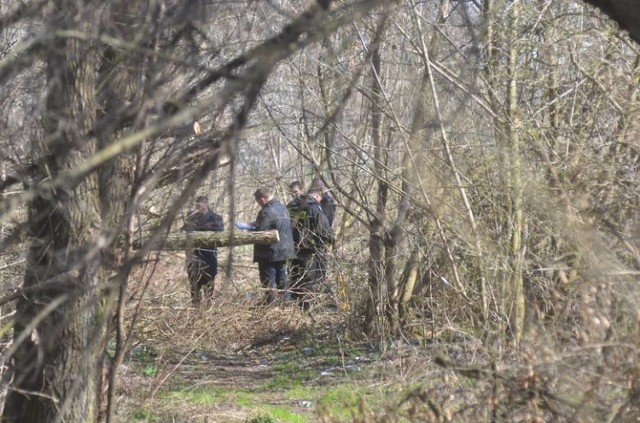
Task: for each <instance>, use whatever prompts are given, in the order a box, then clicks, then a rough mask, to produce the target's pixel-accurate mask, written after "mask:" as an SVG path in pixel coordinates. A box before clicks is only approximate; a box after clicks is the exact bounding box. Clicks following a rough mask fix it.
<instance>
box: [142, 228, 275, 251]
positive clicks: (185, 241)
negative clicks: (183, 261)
mask: <svg viewBox="0 0 640 423" xmlns="http://www.w3.org/2000/svg"><path fill="white" fill-rule="evenodd" d="M148 239H149V236H143V237H142V240H141V239H140V238H137V239H136V240H135V241H134V242H133V248H140V247H141V245H144V243H145V242H146V241H147V240H148ZM279 240H280V237H279V236H278V231H277V230H275V229H274V230H271V231H233V232H231V231H223V232H208V231H194V232H179V233H170V234H168V235H167V236H166V238H165V239H164V240H162V241H160V244H159V246H156V247H153V249H154V250H185V249H187V248H205V249H206V248H213V247H229V246H236V245H246V244H275V243H276V242H278V241H279Z"/></svg>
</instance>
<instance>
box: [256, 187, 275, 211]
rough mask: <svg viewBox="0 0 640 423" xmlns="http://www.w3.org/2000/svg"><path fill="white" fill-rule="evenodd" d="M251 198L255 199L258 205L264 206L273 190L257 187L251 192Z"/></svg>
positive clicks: (270, 198)
mask: <svg viewBox="0 0 640 423" xmlns="http://www.w3.org/2000/svg"><path fill="white" fill-rule="evenodd" d="M253 198H255V199H256V203H258V204H259V205H260V207H264V206H266V205H267V203H268V202H269V201H271V200H272V199H273V191H272V190H271V188H268V187H261V188H258V189H257V190H256V192H254V193H253Z"/></svg>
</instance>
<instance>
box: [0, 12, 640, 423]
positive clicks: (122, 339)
mask: <svg viewBox="0 0 640 423" xmlns="http://www.w3.org/2000/svg"><path fill="white" fill-rule="evenodd" d="M591 3H595V4H596V5H597V6H599V7H600V8H602V9H603V10H604V11H605V12H607V14H608V15H609V16H611V17H614V18H616V17H618V21H619V23H620V24H621V25H622V26H623V27H624V28H626V29H627V30H629V31H630V35H631V37H632V38H633V37H635V39H636V41H637V40H638V33H637V25H638V24H637V23H635V25H636V26H633V25H634V21H631V20H630V19H629V18H630V17H633V16H637V15H634V13H636V11H635V9H632V8H631V7H630V8H628V9H626V13H624V14H621V13H619V10H618V12H617V13H616V12H615V7H617V6H616V4H618V5H620V4H621V5H622V6H624V5H625V2H624V1H620V2H617V3H616V2H608V3H607V2H596V1H593V2H591ZM627 3H628V2H627ZM327 6H328V7H327ZM622 6H620V7H622ZM625 7H626V6H625ZM0 12H1V13H0V92H1V93H2V95H0V111H1V112H0V143H1V144H2V146H1V148H0V166H1V169H0V170H1V184H0V188H1V190H2V191H1V192H2V200H1V202H0V210H1V213H2V214H1V217H0V231H1V235H2V249H1V251H2V254H1V255H0V286H1V288H2V292H3V294H2V297H0V305H1V306H2V313H1V316H0V319H1V321H0V323H1V325H0V335H1V336H2V340H3V344H2V362H3V363H4V364H3V367H2V375H3V379H2V387H3V397H2V398H3V402H4V411H3V419H4V421H6V422H14V421H15V422H17V421H20V422H45V421H47V422H48V421H78V422H80V421H99V420H100V421H130V419H133V418H136V419H140V420H144V419H148V420H149V421H154V419H155V421H171V419H173V420H174V421H207V419H209V418H210V419H211V420H212V421H243V420H242V419H249V418H252V416H251V414H250V413H249V414H247V413H244V414H243V413H239V414H237V415H235V416H234V417H228V416H227V417H221V414H220V413H219V411H220V410H218V409H216V408H215V407H213V408H212V407H211V406H210V404H209V406H207V404H205V406H204V411H202V414H197V415H194V414H190V412H189V411H185V412H184V413H182V414H180V413H179V412H170V411H166V410H165V411H163V410H162V409H161V407H162V406H161V405H160V404H162V403H163V402H162V401H160V402H153V401H154V399H155V398H157V397H158V396H160V394H159V392H163V390H164V389H165V388H167V387H169V386H171V384H172V381H173V382H175V383H174V385H179V384H180V383H186V382H185V381H184V380H182V381H181V382H179V383H178V382H176V381H175V380H174V379H173V378H174V377H176V375H178V374H180V371H181V370H183V369H184V368H185V367H184V366H183V365H186V364H188V363H187V362H186V361H185V360H187V358H189V357H192V356H193V354H195V353H197V352H198V351H203V349H205V350H206V354H208V356H209V359H207V360H204V359H203V361H204V362H205V363H207V362H208V363H209V364H210V362H211V361H212V360H213V361H215V360H220V358H221V357H226V356H225V355H224V354H228V353H229V351H234V354H240V353H242V352H246V351H247V350H246V348H245V347H242V345H245V346H246V345H249V346H253V347H255V346H256V345H263V343H261V342H262V341H260V340H261V339H263V338H262V337H264V336H266V335H269V336H267V338H265V339H270V342H271V343H270V345H273V346H274V348H275V351H278V348H277V347H278V346H281V345H282V344H281V342H282V340H283V339H288V340H289V341H290V342H291V345H292V346H290V348H298V350H299V351H300V353H299V354H298V355H296V357H298V358H299V357H303V356H304V355H305V354H304V353H303V351H304V350H305V348H311V347H308V346H306V347H305V346H304V345H306V344H304V342H310V343H311V344H312V345H314V347H313V348H312V350H314V348H315V350H314V351H316V352H318V351H320V352H319V353H318V354H317V357H322V356H330V355H331V353H330V352H329V351H326V350H322V349H321V348H319V344H318V343H319V342H320V343H321V344H325V345H338V344H339V346H338V347H336V348H337V349H336V350H335V351H339V353H336V357H337V360H338V362H341V363H342V368H343V370H344V369H346V368H347V367H346V366H347V364H345V363H346V362H345V356H348V355H350V354H351V355H352V356H354V357H355V356H357V357H360V356H364V355H366V356H367V357H376V358H375V359H371V360H370V361H371V362H377V363H381V362H383V361H380V360H379V358H381V357H382V358H384V357H390V356H393V357H396V358H397V359H398V360H399V361H395V362H394V363H395V364H394V366H393V372H390V373H389V374H392V373H395V374H403V375H406V377H402V378H401V380H400V381H399V382H400V383H399V384H395V385H394V392H395V393H397V394H398V395H399V396H398V397H393V398H394V399H393V401H395V402H392V404H391V405H389V404H381V403H380V402H377V401H374V400H372V404H373V405H371V406H370V407H369V406H367V405H366V404H367V397H366V395H365V396H364V400H363V402H360V403H358V402H357V401H356V402H355V403H354V404H352V406H347V405H345V409H347V410H348V412H347V415H350V416H351V417H350V418H351V419H353V420H356V421H403V420H402V419H409V420H411V421H415V420H416V419H417V420H421V421H450V420H453V421H470V420H469V419H472V420H474V421H572V422H573V421H593V422H602V421H609V422H626V421H635V420H633V419H635V418H636V417H635V416H637V415H638V414H639V413H640V410H638V406H639V405H638V398H639V396H640V385H639V383H640V382H639V381H640V379H639V378H640V361H639V357H638V339H640V338H639V336H638V329H639V323H640V307H639V304H638V300H639V294H640V292H639V288H638V282H639V278H640V253H639V248H640V243H639V241H638V239H639V235H640V216H639V213H638V210H640V189H639V188H638V187H639V182H640V180H639V179H640V169H639V167H640V146H639V142H638V139H639V138H638V136H639V125H640V123H639V122H640V119H639V118H640V116H639V114H640V110H639V108H638V104H639V103H638V95H639V93H640V50H639V48H640V47H639V46H638V44H637V43H636V42H634V41H633V40H632V39H630V38H629V35H628V34H627V33H625V32H621V30H620V28H619V27H618V26H616V23H615V22H613V21H611V20H610V19H609V18H607V17H606V16H605V15H603V14H602V12H601V11H600V10H598V9H595V8H593V7H592V6H589V5H586V4H584V3H582V2H575V1H566V2H557V1H551V0H549V1H547V0H520V1H501V0H485V1H446V0H442V1H439V0H436V1H394V2H392V1H381V0H378V1H374V0H363V1H336V2H318V3H315V2H299V1H285V0H281V1H276V0H270V1H251V0H245V1H242V0H238V1H205V0H198V1H191V2H179V1H173V0H127V1H124V0H113V1H111V2H104V3H103V2H93V1H71V0H55V1H39V0H33V1H29V2H12V1H7V0H2V1H0ZM623 15H624V16H623ZM196 126H197V127H198V129H197V130H196ZM315 175H320V176H321V177H322V178H323V180H324V182H325V184H326V185H327V186H328V187H329V188H330V189H331V190H332V192H333V193H334V195H335V196H336V198H337V199H338V201H339V213H338V216H337V219H336V222H335V225H336V231H337V246H336V248H335V250H334V251H333V252H332V254H333V257H332V261H331V268H330V274H329V275H330V286H331V288H332V289H331V292H330V293H329V294H327V297H328V298H327V300H326V304H325V305H321V306H319V307H318V308H317V309H316V310H315V312H314V313H315V316H307V315H303V314H302V313H298V312H297V310H289V309H282V310H267V311H265V310H262V311H255V308H254V304H253V303H254V302H255V301H254V300H255V295H257V289H258V282H257V280H256V277H255V272H254V270H255V269H253V265H252V264H251V263H250V253H251V250H250V247H247V246H241V247H237V248H233V249H225V250H224V251H223V252H221V255H222V257H223V259H224V260H223V261H221V263H224V266H225V272H224V274H223V275H220V276H219V277H218V291H219V292H218V294H219V297H218V298H219V299H218V300H217V302H216V303H215V304H214V306H213V308H212V310H210V312H209V313H208V314H207V313H205V314H200V315H199V314H198V312H197V311H194V310H189V308H188V307H187V305H188V298H187V295H186V275H184V274H183V269H182V267H181V266H182V258H181V257H180V256H178V255H175V254H168V253H166V252H162V251H159V250H158V248H159V245H160V243H159V242H160V241H161V240H162V238H163V237H164V236H166V234H167V233H168V232H172V231H175V230H177V228H179V227H180V226H181V224H182V219H183V216H184V213H185V212H186V207H188V205H189V203H190V200H191V199H192V198H193V197H194V196H195V195H197V194H208V195H209V196H210V199H211V203H212V204H213V208H214V209H215V210H216V211H217V212H218V213H220V214H222V215H223V216H224V218H225V222H226V224H227V226H228V227H231V225H232V222H234V221H244V222H247V221H251V220H253V218H254V216H255V215H256V213H257V206H256V205H255V203H254V201H253V198H252V194H253V192H254V191H255V189H256V188H257V187H258V186H261V185H267V186H271V187H273V188H275V189H276V190H277V192H278V195H277V196H278V197H279V199H280V200H281V201H283V202H286V201H287V200H288V198H287V185H288V183H289V182H291V181H293V180H296V179H300V180H303V181H304V182H306V183H307V184H308V183H310V181H311V179H312V178H313V177H314V176H315ZM143 231H144V232H145V233H153V234H154V238H153V239H152V242H149V243H147V244H145V247H144V248H141V249H133V248H132V245H133V241H134V240H135V239H136V237H139V236H140V234H141V232H143ZM332 303H335V304H337V310H334V309H333V308H332V307H330V305H331V304H332ZM167 328H168V329H167ZM187 339H188V341H187ZM318 339H322V341H318ZM305 340H306V341H305ZM187 344H188V347H187ZM149 345H154V347H153V348H152V349H151V348H150V347H149V348H147V347H148V346H149ZM160 345H161V346H160ZM399 345H404V346H403V347H402V348H405V349H404V350H403V351H404V352H403V353H402V354H400V353H399V352H398V351H399V350H398V348H399ZM253 347H252V348H253ZM409 347H410V348H409ZM172 348H173V349H174V350H173V351H174V353H175V354H174V355H175V356H176V357H182V358H167V357H173V356H172V353H171V351H172ZM181 348H182V349H184V351H178V350H181ZM243 348H245V349H243ZM256 348H257V347H256ZM407 348H408V349H407ZM355 349H362V351H365V350H366V351H369V352H370V353H369V354H368V355H367V354H360V353H357V354H356V353H355V352H353V353H349V354H348V353H346V352H345V351H355ZM151 350H153V351H154V352H153V354H152V355H151V357H147V356H145V354H147V352H148V351H151ZM160 350H162V351H165V353H163V355H162V357H164V358H166V360H164V361H163V360H161V359H160V358H158V351H160ZM285 350H286V349H285ZM298 350H296V351H298ZM176 351H178V352H176ZM286 351H289V350H286ZM332 351H334V350H332ZM394 351H395V352H394ZM407 351H409V352H407ZM280 352H282V351H280ZM392 352H394V353H392ZM403 354H409V356H410V357H412V359H411V360H409V359H406V360H403V359H402V357H405V356H404V355H403ZM141 355H142V356H145V360H147V359H148V360H150V363H151V364H152V367H151V370H149V373H151V374H150V375H147V376H154V375H155V377H154V378H151V379H152V381H150V380H148V379H144V378H138V379H137V380H136V381H131V380H128V381H127V379H126V377H129V376H131V374H130V372H128V370H127V369H128V368H129V367H127V366H133V364H131V362H130V360H131V357H132V356H134V358H135V357H138V358H140V356H141ZM313 356H314V357H316V355H313ZM212 357H215V358H212ZM236 359H238V358H236ZM238 360H239V359H238ZM286 360H289V361H290V360H292V358H291V357H288V358H286ZM187 361H188V360H187ZM249 361H250V360H249ZM127 363H129V364H127ZM138 364H139V363H138ZM163 365H164V366H166V367H162V366H163ZM269 365H270V366H273V365H274V364H273V363H272V362H270V364H269ZM154 366H155V367H154ZM217 366H218V367H217V368H223V367H224V368H225V369H226V370H225V371H231V372H234V371H236V372H240V370H239V369H238V368H230V369H227V368H226V367H225V365H224V364H221V363H220V362H218V364H217ZM407 366H408V367H407ZM214 367H215V366H214ZM163 369H164V370H166V371H165V372H164V373H162V372H163ZM416 369H418V371H417V373H416V374H414V373H413V372H412V371H410V370H416ZM142 371H143V373H144V368H143V370H142ZM157 372H159V373H157ZM211 372H212V371H211V370H209V371H207V372H205V375H204V376H203V377H208V378H211V379H212V381H209V382H211V383H215V381H216V380H218V382H220V380H221V378H222V376H220V375H219V374H217V375H216V373H215V372H213V373H211ZM274 372H275V374H277V369H276V370H274ZM344 372H345V373H346V370H344ZM159 374H161V376H158V375H159ZM239 375H240V373H238V376H239ZM409 375H411V377H409ZM183 376H184V375H183ZM200 376H202V375H200ZM200 376H199V375H196V376H193V375H192V376H191V377H190V378H189V386H190V387H191V388H193V386H201V384H206V383H205V381H202V380H200V382H198V380H199V379H198V378H199V377H200ZM254 376H255V375H254ZM378 376H379V374H378ZM387 376H388V375H387ZM387 376H385V377H387ZM265 377H266V376H265ZM269 377H272V378H273V377H274V375H273V374H271V375H270V376H269ZM351 382H352V383H353V390H354V391H357V389H356V386H359V385H358V383H356V382H355V381H353V380H352V381H351ZM134 383H135V385H132V384H134ZM237 383H238V384H241V385H242V384H245V385H246V386H247V387H248V386H252V385H255V384H256V383H257V381H256V380H250V381H245V382H242V381H240V380H238V381H237ZM230 384H231V385H233V383H230ZM365 384H366V383H365ZM130 386H136V387H138V389H136V390H133V391H128V390H127V389H128V388H127V387H130ZM225 386H226V385H225ZM347 386H348V385H347ZM174 388H175V386H173V387H172V389H174ZM182 389H183V390H184V386H182ZM347 390H348V388H347ZM143 391H144V392H145V394H141V392H143ZM191 391H193V389H191ZM132 392H133V393H132ZM252 392H253V391H252ZM384 392H385V395H386V394H388V392H387V391H384ZM147 394H148V395H147ZM292 395H293V394H292ZM304 395H305V396H313V394H312V393H311V392H308V393H305V394H304ZM163 398H164V399H165V400H166V397H163ZM131 399H134V400H135V401H139V402H137V403H136V402H135V401H129V402H127V400H131ZM145 401H147V402H145ZM149 401H150V402H149ZM255 401H256V399H255V398H253V399H252V400H249V402H255ZM296 401H297V400H296ZM131 402H133V405H132V404H131ZM236 402H237V403H238V404H239V403H240V402H239V401H236ZM320 402H321V401H319V403H320ZM141 404H143V405H144V406H142V405H141ZM238 404H236V405H235V406H236V407H237V406H238ZM305 404H306V403H305ZM357 404H359V405H357ZM136 407H138V408H137V411H136ZM350 407H351V408H350ZM240 408H242V407H240ZM149 410H151V411H149ZM216 410H217V411H216ZM253 411H255V410H253ZM342 411H343V412H344V410H342ZM171 413H174V414H171ZM175 413H177V414H175ZM349 413H351V414H349ZM294 414H295V413H294ZM334 414H335V413H334ZM334 414H332V413H331V412H330V410H329V411H327V410H326V409H325V410H324V411H323V409H322V407H318V408H317V409H314V410H313V413H311V412H307V414H305V415H304V416H303V417H301V418H302V420H298V421H308V420H313V419H318V420H321V419H324V420H325V421H330V420H331V419H339V418H340V417H339V415H337V416H336V415H334ZM176 416H178V417H176ZM273 418H275V419H277V417H272V416H269V415H265V416H258V417H254V420H253V421H259V420H256V419H263V421H269V420H268V419H273ZM291 418H292V419H293V417H291ZM176 419H177V420H176ZM282 419H284V418H282ZM358 419H360V420H358ZM284 421H288V420H286V419H284ZM291 421H296V420H291Z"/></svg>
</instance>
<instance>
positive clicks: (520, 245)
mask: <svg viewBox="0 0 640 423" xmlns="http://www.w3.org/2000/svg"><path fill="white" fill-rule="evenodd" d="M519 8H520V4H519V3H515V4H514V5H513V6H512V7H511V16H510V31H509V32H510V39H511V47H510V49H509V65H508V72H509V87H508V93H507V105H508V107H507V113H508V122H509V123H508V125H509V127H508V137H509V149H508V151H509V161H510V168H509V176H510V182H511V183H510V184H509V186H510V187H511V220H512V225H511V226H512V233H511V253H510V257H509V267H510V280H509V289H508V292H509V297H508V298H505V300H506V301H507V307H508V311H509V313H508V315H509V326H510V329H511V331H510V332H511V335H512V339H513V341H514V343H515V344H518V343H519V342H520V339H521V338H522V333H523V330H524V316H525V297H524V285H523V277H522V271H523V270H522V268H523V264H524V248H525V244H524V241H526V236H523V235H524V234H525V231H526V230H525V226H526V223H525V214H524V205H523V186H522V185H523V182H522V163H521V159H520V156H521V153H520V135H519V134H518V131H519V130H520V126H521V123H520V117H519V116H518V113H519V112H518V104H517V103H518V86H517V83H518V71H517V68H518V60H519V58H518V55H519V49H518V42H517V38H518V18H519ZM523 238H524V239H523Z"/></svg>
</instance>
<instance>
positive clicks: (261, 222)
mask: <svg viewBox="0 0 640 423" xmlns="http://www.w3.org/2000/svg"><path fill="white" fill-rule="evenodd" d="M273 229H277V230H278V235H279V236H280V241H278V242H276V243H275V244H254V246H253V261H254V262H270V261H285V260H288V259H290V258H292V257H293V256H294V250H293V233H292V232H291V218H290V217H289V212H288V211H287V208H286V207H285V206H284V205H283V204H282V203H281V202H279V201H278V200H276V199H273V200H271V201H269V202H268V203H267V204H266V205H265V206H264V207H262V209H260V212H259V213H258V217H257V218H256V223H255V230H256V231H269V230H273Z"/></svg>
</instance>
